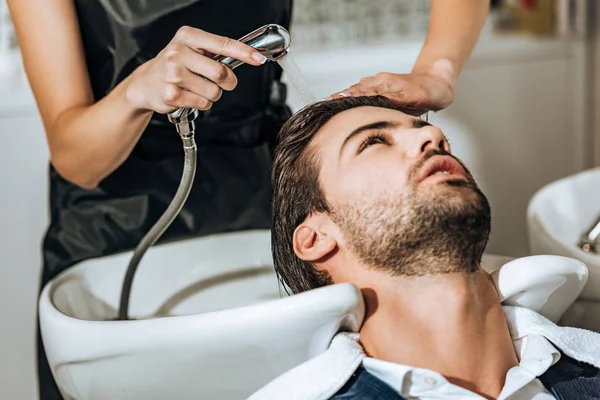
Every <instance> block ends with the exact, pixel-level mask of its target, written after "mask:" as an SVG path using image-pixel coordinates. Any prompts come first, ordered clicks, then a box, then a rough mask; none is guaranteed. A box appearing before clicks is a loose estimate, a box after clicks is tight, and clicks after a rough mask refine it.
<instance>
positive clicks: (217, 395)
mask: <svg viewBox="0 0 600 400" xmlns="http://www.w3.org/2000/svg"><path fill="white" fill-rule="evenodd" d="M130 256H131V252H128V253H123V254H119V255H115V256H110V257H104V258H100V259H96V260H89V261H86V262H82V263H80V264H78V265H76V266H74V267H72V268H70V269H68V270H67V271H65V272H63V273H62V274H61V275H59V276H58V277H56V278H55V279H54V280H52V281H51V282H50V283H48V285H46V287H45V288H44V290H43V292H42V296H41V298H40V322H41V332H42V337H43V340H44V344H45V348H46V352H47V355H48V360H49V363H50V366H51V369H52V371H53V374H54V376H55V379H56V381H57V383H58V386H59V388H60V390H61V392H62V393H63V396H64V397H65V399H66V400H73V399H74V400H123V399H127V400H134V399H135V400H139V399H143V400H165V399H168V400H198V399H219V400H233V399H236V400H237V399H245V398H247V397H248V396H250V395H251V394H252V393H253V392H255V391H256V390H258V389H259V388H261V387H262V386H263V385H265V384H266V383H268V382H269V381H271V380H272V379H274V378H275V377H277V376H279V375H280V374H282V373H284V372H285V371H287V370H289V369H291V368H292V367H295V366H297V365H299V364H301V363H302V362H304V361H306V360H308V359H310V358H312V357H313V356H315V355H317V354H319V353H321V352H322V351H324V350H325V349H326V348H327V347H328V345H329V343H330V340H331V338H332V337H333V336H334V334H335V333H336V332H337V331H338V329H340V328H344V329H347V330H351V331H356V330H357V329H358V328H359V327H360V324H361V323H362V318H363V315H364V305H363V301H362V296H361V294H360V292H359V291H358V289H357V288H356V287H355V286H353V285H350V284H340V285H333V286H329V287H325V288H321V289H316V290H313V291H309V292H306V293H302V294H299V295H295V296H291V297H287V296H286V295H285V293H283V292H282V291H280V289H279V285H278V283H277V279H276V276H275V273H274V271H273V267H272V258H271V252H270V232H268V231H248V232H239V233H232V234H223V235H216V236H211V237H205V238H199V239H191V240H186V241H181V242H175V243H169V244H163V245H160V246H157V247H153V248H151V249H150V250H149V251H148V253H147V254H146V257H145V258H144V260H143V261H142V262H141V264H140V267H139V269H138V271H137V275H136V279H135V281H134V285H133V289H132V300H131V303H130V311H131V312H130V314H131V316H132V317H133V318H135V319H136V320H132V321H110V320H111V319H113V318H114V317H115V316H116V315H117V307H118V301H119V295H120V289H121V283H122V279H123V275H124V273H125V269H126V267H127V263H128V261H129V257H130ZM510 260H511V259H510V258H507V257H500V256H492V255H485V256H484V259H483V267H484V269H486V270H487V271H488V272H492V271H496V272H494V273H493V274H492V276H493V278H494V281H495V282H496V285H497V287H498V288H499V292H500V295H501V298H502V299H503V300H505V302H506V303H507V304H513V305H521V306H526V307H531V308H534V309H536V308H539V309H542V310H546V311H548V314H549V315H555V316H557V317H558V316H560V314H561V313H562V311H563V310H564V307H566V306H568V304H570V302H572V300H573V299H574V298H575V297H577V295H578V294H579V293H580V291H581V288H582V287H583V284H584V283H585V277H586V276H585V273H583V275H582V271H581V268H583V269H585V267H584V266H583V267H582V266H581V265H580V263H577V262H576V261H575V260H570V259H563V258H559V257H555V258H552V257H550V259H548V258H545V257H532V258H527V259H521V260H515V261H512V262H508V261H510ZM507 262H508V263H507ZM504 264H506V265H504ZM503 265H504V266H503ZM501 266H503V267H502V268H501V269H500V270H498V269H499V268H500V267H501ZM544 266H550V267H544ZM536 271H537V272H536ZM548 271H551V272H550V274H554V276H549V275H548V274H549V272H548ZM569 282H571V283H569ZM557 287H560V288H561V289H559V290H556V288H557ZM524 288H529V289H531V288H533V289H534V292H531V293H530V294H529V295H523V290H524ZM544 288H547V289H544ZM554 292H556V293H558V296H554V297H552V298H551V299H550V300H551V301H550V303H549V302H548V297H549V293H554ZM535 293H538V294H537V295H536V294H535ZM280 297H283V298H280ZM540 299H541V300H540ZM552 304H554V305H556V307H555V306H552V307H550V308H548V307H549V305H552ZM544 307H545V308H544ZM307 384H309V383H307Z"/></svg>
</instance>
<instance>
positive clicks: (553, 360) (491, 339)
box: [256, 97, 600, 400]
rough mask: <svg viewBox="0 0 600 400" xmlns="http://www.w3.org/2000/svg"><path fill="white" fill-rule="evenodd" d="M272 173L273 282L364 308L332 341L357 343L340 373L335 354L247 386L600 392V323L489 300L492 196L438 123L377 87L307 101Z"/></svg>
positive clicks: (544, 394)
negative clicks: (598, 330) (357, 325)
mask: <svg viewBox="0 0 600 400" xmlns="http://www.w3.org/2000/svg"><path fill="white" fill-rule="evenodd" d="M273 184H274V197H273V228H272V234H273V235H272V240H273V256H274V262H275V268H276V270H277V272H278V274H279V275H280V277H281V279H282V281H283V282H284V283H285V284H286V285H287V286H288V287H289V288H290V289H291V290H292V291H293V292H294V293H299V292H303V291H306V290H311V289H314V288H318V287H321V286H325V285H330V284H334V283H344V282H349V283H352V284H354V285H356V286H357V287H358V288H359V289H360V290H361V291H362V294H363V297H364V300H365V306H366V316H365V320H364V324H363V325H362V328H361V329H360V335H359V336H352V335H346V334H343V333H340V334H338V336H337V337H336V338H335V339H334V342H333V344H332V346H333V345H334V344H335V343H336V341H337V342H339V343H337V346H338V348H340V346H341V347H344V346H346V347H348V348H349V349H352V348H358V349H360V351H359V353H360V356H359V358H360V362H359V364H358V365H356V367H352V370H351V371H350V372H349V373H348V372H345V373H344V371H342V370H339V372H340V373H337V374H336V371H335V370H336V368H338V367H336V365H337V364H339V363H338V362H333V361H331V360H333V359H335V357H338V361H339V360H340V359H342V358H343V354H348V352H346V353H344V351H340V352H339V353H335V352H334V353H333V355H329V356H328V357H330V358H323V361H322V362H321V365H319V360H313V361H310V362H312V364H311V367H310V368H313V369H315V368H316V369H318V368H321V369H322V374H321V375H320V376H319V379H318V381H319V382H301V383H300V385H298V384H296V383H297V381H298V380H302V379H303V377H306V376H307V375H306V374H305V373H303V372H297V371H295V370H292V371H290V372H288V373H287V374H285V375H283V376H282V377H280V378H278V379H277V380H276V381H274V382H272V383H271V384H270V385H267V387H265V388H263V390H262V391H260V392H258V393H257V394H256V396H257V397H256V398H277V399H285V398H295V399H303V398H334V399H383V400H385V399H395V400H397V399H403V398H406V399H408V398H411V399H413V398H418V399H447V398H458V399H481V398H490V399H491V398H494V399H495V398H500V399H536V400H542V399H553V398H557V399H579V398H586V399H591V398H594V399H596V398H599V399H600V370H599V367H600V335H599V334H595V333H592V332H588V331H584V330H579V329H574V328H562V327H557V326H556V325H554V324H552V323H551V322H550V321H548V320H546V319H544V318H543V317H541V316H539V315H537V314H535V313H533V312H532V311H530V310H526V309H522V308H508V307H507V308H503V307H502V305H501V304H500V299H499V296H498V293H497V291H496V289H495V286H494V284H493V282H492V280H491V278H490V276H489V275H488V274H487V273H486V272H485V271H484V270H483V269H481V268H480V263H481V258H482V255H483V252H484V249H485V247H486V244H487V241H488V237H489V233H490V225H491V223H490V219H491V218H490V206H489V204H488V201H487V199H486V197H485V196H484V194H483V193H482V192H481V191H480V190H479V188H478V186H477V184H476V183H475V181H474V179H473V177H472V175H471V173H470V172H469V170H468V169H467V167H466V166H465V165H464V163H462V162H461V161H460V160H459V159H458V158H456V157H455V156H453V155H452V151H451V149H450V145H449V143H448V140H447V139H446V138H445V137H444V135H443V134H442V132H441V131H440V130H439V129H438V128H436V127H434V126H432V125H430V124H429V123H427V122H425V121H423V120H421V119H419V118H416V117H413V116H411V115H409V114H407V113H405V112H403V110H401V109H399V108H398V107H396V106H395V105H394V104H392V103H391V102H389V101H388V100H387V99H385V98H383V97H358V98H342V99H337V100H332V101H328V102H322V103H317V104H315V105H312V106H309V107H307V108H305V109H303V110H302V111H301V112H299V113H297V114H296V115H294V116H293V117H292V118H291V119H290V120H289V121H288V122H287V123H286V125H284V127H283V128H282V130H281V133H280V143H279V146H278V148H277V150H276V155H275V161H274V166H273ZM509 328H510V329H509ZM515 332H518V333H519V334H518V335H517V334H516V333H515ZM584 341H585V343H584ZM340 343H341V344H340ZM330 350H331V351H334V350H332V349H330ZM338 351H339V349H338ZM335 354H338V355H335ZM327 360H329V361H327ZM342 364H343V363H342ZM299 368H303V366H300V367H299ZM304 368H305V371H306V368H307V367H304ZM342 369H343V368H342ZM302 385H304V386H305V387H310V386H311V385H321V386H322V387H323V389H322V390H320V389H319V390H316V392H318V393H319V394H318V395H313V397H310V396H304V397H303V393H302V392H303V389H302ZM316 392H315V390H313V391H312V393H313V394H314V393H316ZM261 396H262V397H261ZM586 396H587V397H586Z"/></svg>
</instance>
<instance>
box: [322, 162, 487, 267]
mask: <svg viewBox="0 0 600 400" xmlns="http://www.w3.org/2000/svg"><path fill="white" fill-rule="evenodd" d="M435 155H448V156H451V155H450V154H448V153H446V152H443V151H431V152H428V153H427V154H426V155H425V156H423V157H422V159H421V160H419V162H418V163H416V164H415V165H414V166H413V168H412V169H411V171H410V172H409V175H408V182H409V188H408V190H405V191H403V192H398V191H394V190H392V189H390V190H386V191H384V192H382V193H377V194H376V195H375V196H374V194H373V193H370V194H365V196H364V197H361V196H358V198H357V199H355V200H351V201H348V202H345V203H343V204H337V205H332V212H331V215H332V219H333V220H334V221H335V222H336V223H337V224H338V226H339V227H340V230H341V232H342V234H343V235H344V238H345V241H346V246H347V247H348V249H349V250H350V251H351V252H352V253H354V254H355V255H356V256H357V257H358V258H359V260H360V261H361V262H362V263H363V264H364V265H366V266H367V267H369V268H373V269H377V270H381V271H384V272H388V273H390V274H391V275H396V276H424V275H436V274H447V273H454V272H468V273H471V272H475V271H477V270H478V268H479V265H480V264H481V257H482V255H483V252H484V250H485V246H486V245H487V241H488V239H489V234H490V229H491V212H490V206H489V203H488V201H487V199H486V197H485V195H484V194H483V193H482V192H481V190H479V188H478V187H477V184H476V183H475V180H474V179H473V177H472V176H471V174H470V173H469V172H468V170H467V169H466V167H464V164H462V163H461V165H463V167H464V169H465V171H466V172H467V178H468V181H464V180H444V181H440V182H438V183H435V184H433V185H432V186H429V189H430V190H426V191H425V190H422V187H419V185H418V184H417V183H416V180H415V176H416V174H417V172H418V171H419V170H420V168H421V167H422V166H423V164H424V163H425V161H427V160H428V159H429V158H431V157H433V156H435ZM453 158H455V157H453ZM455 159H456V158H455ZM456 160H457V161H459V160H458V159H456ZM459 162H460V161H459ZM374 198H375V199H376V200H369V199H374Z"/></svg>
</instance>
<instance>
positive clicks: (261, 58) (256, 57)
mask: <svg viewBox="0 0 600 400" xmlns="http://www.w3.org/2000/svg"><path fill="white" fill-rule="evenodd" d="M252 59H253V60H254V61H256V62H259V63H261V64H264V63H266V62H267V57H265V56H264V55H263V54H261V53H252Z"/></svg>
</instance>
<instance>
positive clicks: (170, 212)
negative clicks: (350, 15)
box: [118, 24, 291, 320]
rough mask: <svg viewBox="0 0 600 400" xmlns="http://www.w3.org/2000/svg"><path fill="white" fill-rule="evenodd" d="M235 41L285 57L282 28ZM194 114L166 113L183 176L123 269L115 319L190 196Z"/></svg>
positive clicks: (235, 63)
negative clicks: (147, 259) (153, 250)
mask: <svg viewBox="0 0 600 400" xmlns="http://www.w3.org/2000/svg"><path fill="white" fill-rule="evenodd" d="M239 41H240V42H242V43H245V44H247V45H249V46H251V47H253V48H254V49H256V50H258V51H259V52H261V53H262V54H263V55H264V56H266V57H267V60H268V61H277V60H278V59H280V58H281V57H283V56H285V55H286V54H287V52H288V49H289V47H290V43H291V40H290V34H289V32H288V31H287V30H286V29H285V28H283V27H282V26H279V25H275V24H270V25H265V26H263V27H261V28H258V29H257V30H255V31H254V32H251V33H249V34H247V35H246V36H244V37H242V38H241V39H239ZM215 60H217V61H219V62H221V63H223V64H224V65H226V66H228V67H229V68H231V69H235V68H237V67H239V66H240V65H242V64H243V62H242V61H240V60H236V59H234V58H231V57H224V56H218V57H216V58H215ZM198 114H199V112H198V110H196V109H194V108H179V109H177V110H175V111H173V112H171V113H169V114H168V118H169V121H171V122H172V123H173V124H174V125H175V128H176V129H177V133H179V135H180V136H181V140H182V141H183V150H184V155H185V159H184V166H183V175H182V177H181V181H180V183H179V187H178V188H177V192H176V193H175V196H174V197H173V200H172V201H171V203H170V204H169V206H168V207H167V209H166V211H165V212H164V213H163V215H162V216H161V217H160V218H159V219H158V221H157V222H156V223H155V224H154V226H152V228H151V229H150V231H148V233H147V234H146V235H145V236H144V237H143V238H142V240H141V241H140V243H139V244H138V246H137V247H136V249H135V250H134V252H133V256H132V257H131V260H130V261H129V266H128V267H127V271H126V273H125V277H124V279H123V286H122V289H121V299H120V302H119V317H118V319H119V320H128V319H129V299H130V297H131V286H132V284H133V278H134V276H135V272H136V270H137V267H138V265H139V263H140V261H141V260H142V257H143V256H144V254H145V253H146V251H147V250H148V249H149V248H150V247H151V246H152V245H154V244H155V243H156V241H157V240H158V239H159V238H160V237H161V236H162V235H163V233H164V232H165V231H166V230H167V228H168V227H169V226H170V225H171V223H172V222H173V220H174V219H175V217H177V214H179V212H180V211H181V208H182V207H183V205H184V203H185V201H186V200H187V197H188V195H189V194H190V190H191V189H192V184H193V182H194V176H195V174H196V156H197V155H196V150H197V149H196V141H195V140H194V134H195V128H196V127H195V124H194V120H195V119H196V118H197V117H198Z"/></svg>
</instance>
